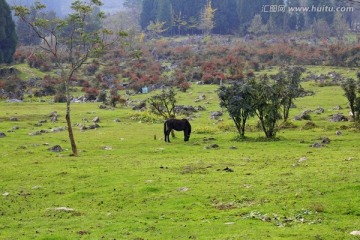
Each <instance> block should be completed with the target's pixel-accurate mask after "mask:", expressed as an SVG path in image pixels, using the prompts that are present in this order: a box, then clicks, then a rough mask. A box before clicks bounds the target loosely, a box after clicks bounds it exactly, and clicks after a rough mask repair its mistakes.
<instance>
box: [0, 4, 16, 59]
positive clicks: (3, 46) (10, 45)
mask: <svg viewBox="0 0 360 240" xmlns="http://www.w3.org/2000/svg"><path fill="white" fill-rule="evenodd" d="M16 45H17V35H16V30H15V23H14V21H13V19H12V17H11V10H10V7H9V5H8V4H7V3H6V1H5V0H0V64H1V63H11V62H12V60H13V55H14V53H15V50H16Z"/></svg>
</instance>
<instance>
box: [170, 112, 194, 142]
mask: <svg viewBox="0 0 360 240" xmlns="http://www.w3.org/2000/svg"><path fill="white" fill-rule="evenodd" d="M171 130H176V131H184V141H185V142H187V141H189V138H190V134H191V125H190V123H189V121H188V120H187V119H181V120H180V119H175V118H170V119H168V120H166V121H165V123H164V134H165V142H170V137H169V135H170V132H171Z"/></svg>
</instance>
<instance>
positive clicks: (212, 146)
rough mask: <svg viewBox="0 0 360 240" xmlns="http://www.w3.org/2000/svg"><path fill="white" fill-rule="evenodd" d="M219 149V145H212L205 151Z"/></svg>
mask: <svg viewBox="0 0 360 240" xmlns="http://www.w3.org/2000/svg"><path fill="white" fill-rule="evenodd" d="M217 148H219V145H217V144H216V143H214V144H210V145H209V146H206V147H205V149H217Z"/></svg>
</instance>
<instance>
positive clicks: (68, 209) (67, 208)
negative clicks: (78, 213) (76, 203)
mask: <svg viewBox="0 0 360 240" xmlns="http://www.w3.org/2000/svg"><path fill="white" fill-rule="evenodd" d="M47 210H53V211H60V212H74V211H75V210H74V209H73V208H69V207H54V208H48V209H47Z"/></svg>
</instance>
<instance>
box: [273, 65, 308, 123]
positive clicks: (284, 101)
mask: <svg viewBox="0 0 360 240" xmlns="http://www.w3.org/2000/svg"><path fill="white" fill-rule="evenodd" d="M304 72H305V68H303V67H300V66H292V67H286V68H285V69H282V71H281V72H280V73H278V74H276V75H275V76H273V79H275V81H276V82H277V85H278V86H279V90H281V93H282V97H281V105H282V110H283V116H282V117H283V119H284V121H287V120H288V118H289V112H290V108H291V105H292V104H293V101H294V99H295V98H297V97H299V96H300V95H301V93H302V92H303V88H302V87H301V85H300V82H301V75H302V73H304Z"/></svg>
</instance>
